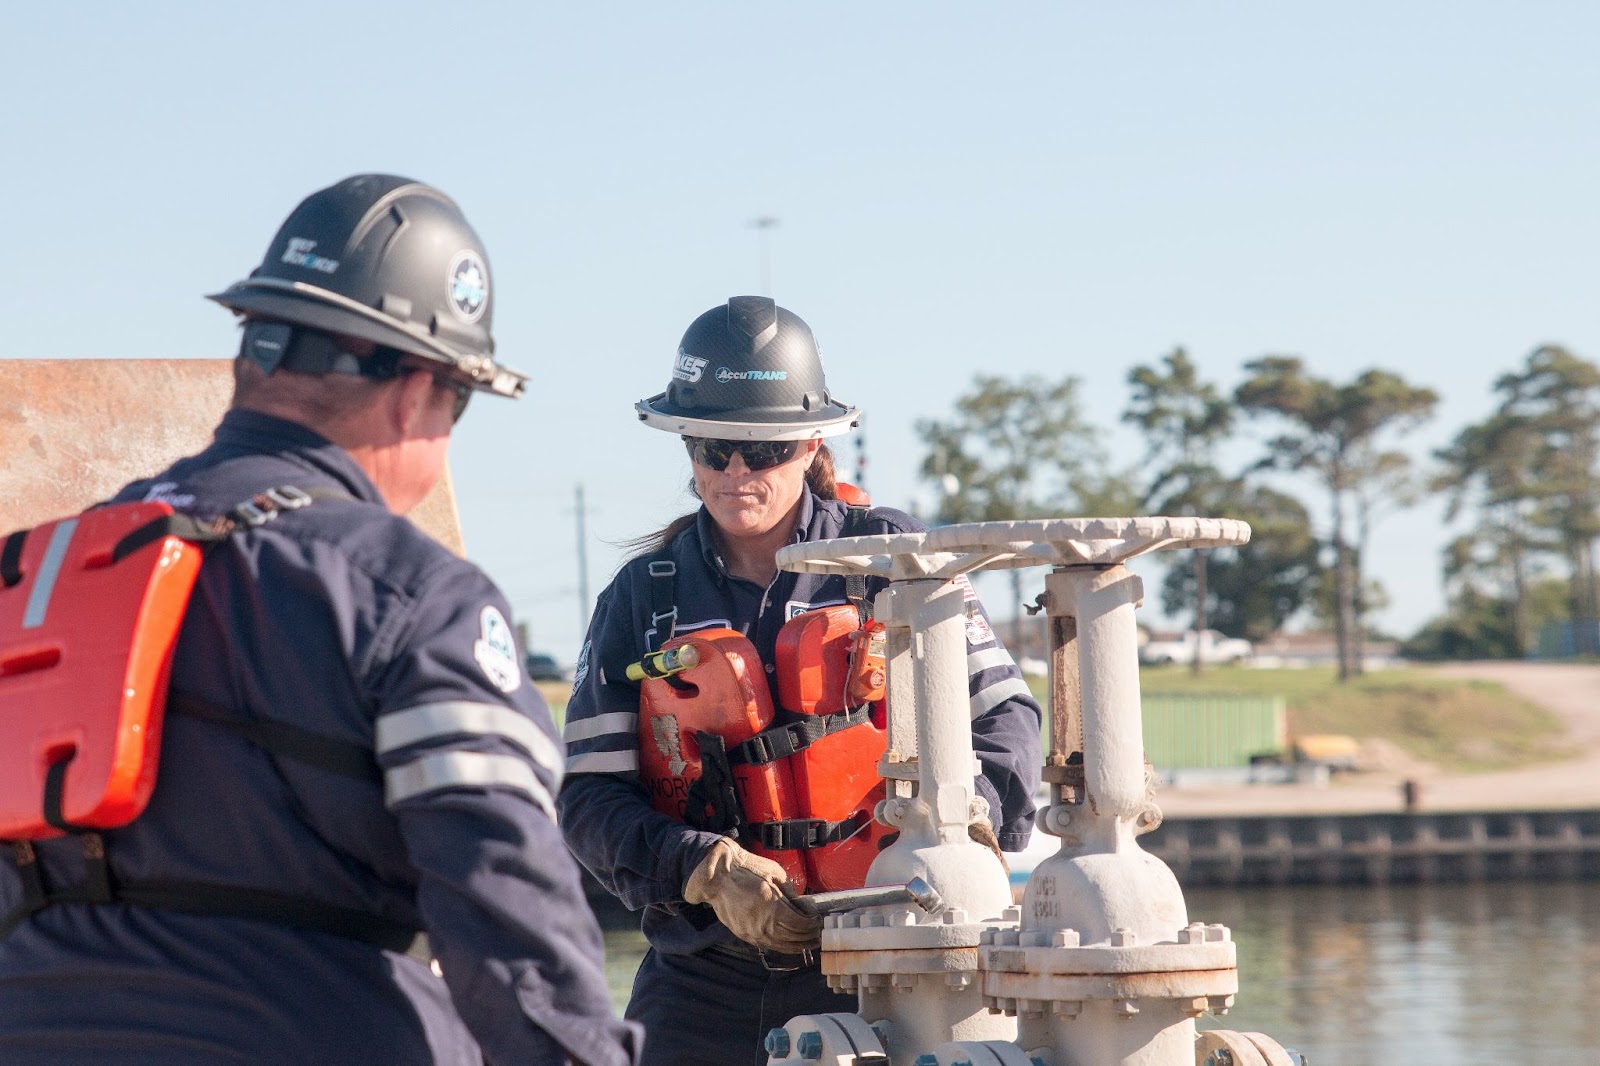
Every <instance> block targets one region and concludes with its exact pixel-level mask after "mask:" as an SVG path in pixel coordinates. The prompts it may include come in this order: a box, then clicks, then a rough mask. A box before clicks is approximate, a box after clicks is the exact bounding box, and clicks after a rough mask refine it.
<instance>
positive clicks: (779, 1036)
mask: <svg viewBox="0 0 1600 1066" xmlns="http://www.w3.org/2000/svg"><path fill="white" fill-rule="evenodd" d="M767 1054H768V1056H770V1057H772V1058H775V1059H786V1058H788V1057H789V1030H787V1029H773V1030H770V1031H769V1032H768V1033H767Z"/></svg>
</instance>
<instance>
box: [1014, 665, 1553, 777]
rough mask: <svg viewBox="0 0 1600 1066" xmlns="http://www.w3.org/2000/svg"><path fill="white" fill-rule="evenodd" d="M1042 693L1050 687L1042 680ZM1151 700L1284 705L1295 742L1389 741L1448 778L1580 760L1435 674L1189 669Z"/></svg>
mask: <svg viewBox="0 0 1600 1066" xmlns="http://www.w3.org/2000/svg"><path fill="white" fill-rule="evenodd" d="M1033 685H1034V688H1035V691H1036V692H1037V691H1042V690H1043V687H1044V681H1043V679H1042V678H1038V679H1034V680H1033ZM1139 687H1140V689H1141V691H1144V692H1217V693H1222V692H1227V693H1248V694H1250V695H1262V696H1282V697H1283V699H1284V703H1285V704H1286V705H1287V707H1288V712H1289V735H1290V737H1295V736H1301V735H1305V734H1310V733H1345V734H1348V735H1350V736H1353V737H1356V738H1357V739H1358V740H1366V739H1378V740H1385V741H1388V742H1390V743H1392V744H1394V745H1396V746H1398V747H1400V748H1402V749H1404V750H1405V751H1407V752H1409V753H1410V754H1412V755H1414V756H1416V757H1417V758H1419V759H1426V760H1427V761H1428V762H1431V763H1434V764H1436V765H1438V766H1439V767H1441V768H1443V769H1447V770H1504V769H1509V768H1511V767H1515V766H1523V765H1527V764H1528V763H1533V762H1539V761H1542V760H1546V759H1552V758H1558V757H1562V756H1567V755H1571V754H1572V750H1571V749H1570V748H1568V747H1567V746H1566V745H1565V743H1564V741H1563V729H1562V724H1561V720H1560V719H1559V718H1558V717H1556V715H1554V714H1552V713H1551V712H1549V711H1546V710H1544V709H1543V708H1540V707H1536V706H1534V705H1533V704H1531V703H1528V702H1527V701H1526V700H1523V699H1521V698H1520V697H1518V696H1514V695H1512V694H1511V693H1509V692H1507V691H1506V690H1505V687H1504V686H1502V685H1499V684H1496V683H1493V682H1487V681H1463V680H1457V679H1454V678H1445V677H1440V676H1438V675H1436V674H1433V673H1430V672H1429V671H1427V670H1413V669H1401V670H1380V671H1374V672H1371V673H1367V674H1363V675H1362V676H1360V677H1358V678H1355V679H1353V680H1351V681H1348V682H1346V683H1344V684H1340V683H1339V682H1338V681H1337V680H1335V677H1334V670H1333V668H1332V667H1328V668H1325V669H1323V668H1313V669H1304V670H1257V669H1251V668H1249V667H1242V666H1215V667H1210V668H1208V669H1207V670H1206V672H1205V673H1203V674H1201V675H1200V676H1199V677H1194V676H1193V675H1191V674H1190V673H1189V671H1188V669H1187V668H1186V667H1183V666H1162V667H1148V668H1146V669H1143V670H1141V671H1140V677H1139Z"/></svg>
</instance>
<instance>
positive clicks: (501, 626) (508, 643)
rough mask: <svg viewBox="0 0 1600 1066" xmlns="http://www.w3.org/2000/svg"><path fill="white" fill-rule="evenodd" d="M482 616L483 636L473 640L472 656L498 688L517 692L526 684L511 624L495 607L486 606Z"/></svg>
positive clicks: (480, 616) (480, 619)
mask: <svg viewBox="0 0 1600 1066" xmlns="http://www.w3.org/2000/svg"><path fill="white" fill-rule="evenodd" d="M478 617H479V621H480V624H481V625H482V626H483V636H482V637H480V638H479V639H477V640H476V641H474V642H473V644H472V657H473V658H474V659H476V660H478V665H479V666H481V667H483V672H484V674H485V675H486V676H487V677H488V678H489V680H490V681H492V682H494V686H495V687H496V688H498V689H499V690H500V691H501V692H515V691H516V690H517V687H518V686H519V685H521V684H522V669H521V668H520V667H519V666H517V642H516V641H515V640H513V639H512V636H511V627H510V626H509V625H507V624H506V619H505V615H503V614H501V613H500V611H499V610H498V609H497V608H495V607H493V606H489V607H485V608H484V609H483V613H482V614H480V615H479V616H478Z"/></svg>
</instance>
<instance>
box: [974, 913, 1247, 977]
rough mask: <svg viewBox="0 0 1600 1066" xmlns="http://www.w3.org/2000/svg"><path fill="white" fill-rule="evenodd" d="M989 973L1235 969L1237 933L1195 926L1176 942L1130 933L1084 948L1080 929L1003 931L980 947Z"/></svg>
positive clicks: (1122, 931)
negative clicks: (1234, 935) (1146, 941)
mask: <svg viewBox="0 0 1600 1066" xmlns="http://www.w3.org/2000/svg"><path fill="white" fill-rule="evenodd" d="M980 956H981V958H982V960H983V961H982V966H983V968H984V969H985V970H992V971H995V972H999V973H1034V974H1124V973H1166V972H1176V971H1182V970H1224V969H1233V968H1234V966H1235V964H1236V962H1237V950H1236V949H1235V947H1234V944H1233V940H1232V933H1231V932H1230V931H1229V929H1228V927H1227V926H1225V925H1204V924H1202V923H1200V922H1194V923H1192V924H1190V925H1188V926H1186V927H1184V928H1182V929H1180V930H1178V934H1177V938H1176V940H1164V941H1158V942H1157V943H1154V944H1139V943H1137V942H1136V941H1135V937H1134V934H1133V933H1132V932H1130V931H1128V930H1126V929H1119V930H1117V931H1116V932H1114V933H1113V934H1112V936H1111V940H1110V941H1109V942H1103V943H1097V944H1079V942H1078V932H1077V930H1075V929H1054V930H1048V929H1003V928H997V929H994V930H993V931H992V932H990V933H989V934H988V935H987V936H986V937H985V940H984V943H983V946H982V948H981V949H980Z"/></svg>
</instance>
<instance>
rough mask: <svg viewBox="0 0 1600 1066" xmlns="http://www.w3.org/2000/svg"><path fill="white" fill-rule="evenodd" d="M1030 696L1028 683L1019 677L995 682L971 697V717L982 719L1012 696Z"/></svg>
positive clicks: (1031, 691)
mask: <svg viewBox="0 0 1600 1066" xmlns="http://www.w3.org/2000/svg"><path fill="white" fill-rule="evenodd" d="M1032 695H1033V690H1032V689H1030V688H1028V683H1027V682H1026V681H1024V680H1022V678H1020V677H1008V678H1006V679H1005V680H1004V681H996V682H995V683H994V684H992V685H990V686H989V687H988V688H986V689H984V690H983V691H982V692H980V693H978V694H977V695H976V696H974V697H972V717H973V718H981V717H983V716H984V715H986V714H988V713H989V712H990V711H992V710H994V709H995V708H996V707H998V706H1000V705H1001V704H1002V703H1004V702H1005V701H1006V700H1009V699H1011V698H1012V697H1013V696H1032Z"/></svg>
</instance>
